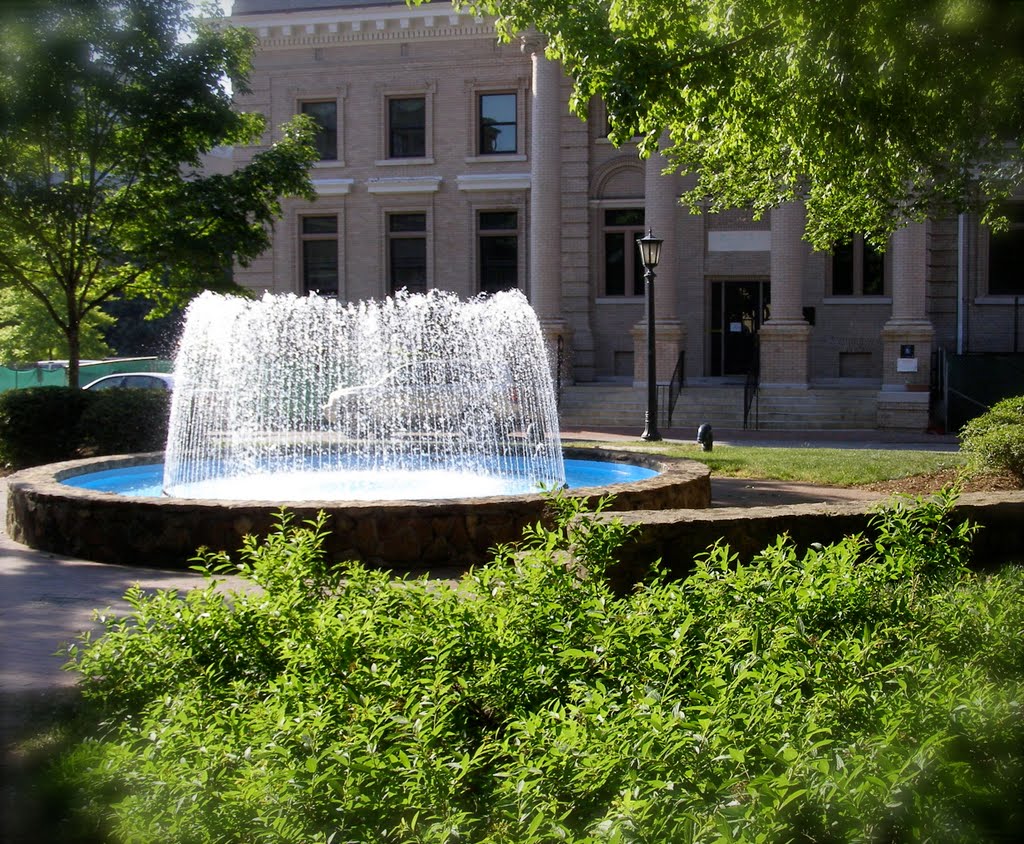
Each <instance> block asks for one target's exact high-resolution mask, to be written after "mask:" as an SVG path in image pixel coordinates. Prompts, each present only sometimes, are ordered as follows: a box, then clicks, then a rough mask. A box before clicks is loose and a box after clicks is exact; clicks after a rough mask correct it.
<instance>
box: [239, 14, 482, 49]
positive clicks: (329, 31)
mask: <svg viewBox="0 0 1024 844" xmlns="http://www.w3.org/2000/svg"><path fill="white" fill-rule="evenodd" d="M227 20H228V22H229V23H230V24H231V25H233V26H238V27H242V28H244V29H248V30H249V31H251V32H253V33H254V34H255V35H256V36H257V37H258V38H259V41H260V46H261V47H262V48H263V49H265V50H267V49H271V50H285V49H302V48H306V49H308V48H310V47H314V48H315V47H330V46H333V45H338V44H351V43H354V42H374V41H394V40H402V41H407V40H411V39H425V38H430V39H446V40H447V39H461V38H494V37H496V33H495V29H494V23H493V21H492V20H491V19H485V18H482V17H476V16H474V15H472V14H469V13H468V12H465V11H457V10H454V9H452V7H451V6H450V5H449V4H447V3H437V4H435V3H431V4H427V5H424V6H418V7H414V8H409V7H408V6H405V5H400V6H362V7H358V8H344V7H342V8H335V9H308V10H304V11H295V12H275V13H266V14H252V15H234V16H232V17H230V18H228V19H227Z"/></svg>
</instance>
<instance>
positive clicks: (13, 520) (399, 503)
mask: <svg viewBox="0 0 1024 844" xmlns="http://www.w3.org/2000/svg"><path fill="white" fill-rule="evenodd" d="M564 453H565V455H566V456H578V457H579V458H584V459H590V460H605V461H609V462H629V463H633V464H635V465H643V466H648V467H650V468H654V469H656V470H658V471H659V474H658V475H655V476H654V477H652V478H646V479H643V480H638V481H626V482H620V483H609V484H607V485H603V486H591V487H577V488H574V489H571V490H568V491H567V492H566V494H567V495H569V496H571V497H573V498H582V499H584V500H586V501H588V502H589V503H590V505H591V506H593V505H594V503H595V502H596V501H598V500H599V499H601V498H602V497H603V496H605V495H608V494H612V495H614V500H613V501H612V503H611V505H610V507H609V509H610V510H613V511H626V510H661V511H666V510H676V509H680V508H685V509H693V508H698V509H701V508H706V507H709V506H711V480H710V476H711V470H710V469H709V468H708V467H707V466H706V465H704V464H703V463H700V462H698V461H695V460H688V459H685V458H669V457H662V456H660V455H648V454H639V453H636V452H631V451H618V450H612V449H604V448H572V447H567V448H566V449H565V450H564ZM162 455H163V452H149V453H144V454H129V455H113V456H109V457H93V458H86V459H82V460H73V461H66V462H63V463H52V464H49V465H44V466H37V467H35V468H30V469H24V470H22V471H20V472H18V473H15V474H13V475H11V476H10V477H9V478H8V479H7V505H8V506H7V533H8V536H10V538H11V539H13V540H14V541H15V542H20V543H22V544H24V545H28V546H29V547H30V548H35V549H37V550H40V551H48V552H51V553H54V554H60V555H67V556H70V557H75V558H82V559H87V560H93V561H96V562H99V563H111V564H117V565H143V566H148V567H155V568H170V569H181V568H183V567H186V566H189V565H190V564H192V563H194V561H195V559H196V550H197V549H199V548H206V549H209V550H213V551H223V552H225V553H228V554H234V553H235V552H237V551H238V549H240V548H242V547H243V544H244V541H245V539H246V537H249V536H256V537H261V536H266V535H267V534H268V533H270V532H272V531H273V530H275V528H276V526H277V525H279V523H280V514H281V513H282V512H287V513H288V514H289V515H290V516H291V517H293V518H294V519H295V520H297V523H301V522H304V521H307V520H310V519H315V518H316V517H317V515H318V514H319V513H324V514H326V515H327V517H328V519H329V523H328V529H327V533H326V534H325V539H324V543H325V544H324V552H325V553H326V554H328V555H329V557H330V558H331V559H335V560H363V561H365V562H367V563H368V564H372V565H375V566H383V567H385V568H388V569H391V570H400V571H401V570H404V571H405V572H407V573H417V572H418V573H422V572H427V571H431V572H433V571H437V570H439V569H440V570H444V571H458V570H462V571H464V570H466V567H468V566H471V565H478V564H482V563H486V562H487V561H488V560H490V559H493V552H494V549H495V547H497V546H500V545H503V544H507V543H515V542H517V541H519V540H520V539H521V538H522V532H523V529H524V528H525V527H526V526H528V525H531V524H536V523H538V522H543V521H545V520H546V519H548V518H549V517H550V515H551V514H550V503H549V495H550V494H549V493H524V494H521V495H504V496H481V497H477V498H444V499H414V500H374V501H352V500H349V501H333V500H332V501H323V500H312V501H284V500H282V501H274V502H269V501H240V500H224V499H200V498H170V497H160V498H157V497H132V496H127V495H119V494H117V493H112V492H100V491H98V490H92V489H85V488H82V487H75V486H69V485H67V484H65V483H61V479H66V478H69V477H72V476H74V475H78V474H83V473H87V472H92V471H102V470H104V469H116V468H119V467H130V466H137V465H141V464H144V463H152V462H155V461H158V460H160V459H161V457H162Z"/></svg>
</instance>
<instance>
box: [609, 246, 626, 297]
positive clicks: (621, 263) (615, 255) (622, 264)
mask: <svg viewBox="0 0 1024 844" xmlns="http://www.w3.org/2000/svg"><path fill="white" fill-rule="evenodd" d="M604 292H605V295H606V296H624V295H625V294H626V235H625V234H623V233H622V232H606V233H605V236H604Z"/></svg>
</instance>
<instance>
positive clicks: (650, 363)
mask: <svg viewBox="0 0 1024 844" xmlns="http://www.w3.org/2000/svg"><path fill="white" fill-rule="evenodd" d="M661 244H662V241H661V240H660V239H659V238H657V237H655V236H654V233H653V232H652V231H651V230H650V229H648V230H647V234H646V235H645V236H644V237H638V238H637V239H636V245H637V247H638V248H639V249H640V262H641V263H642V264H643V265H644V293H645V295H646V299H647V416H646V418H645V419H644V432H643V433H642V434H641V435H640V439H642V440H649V441H653V440H660V439H661V434H659V433H658V377H657V373H656V372H655V365H654V363H655V361H654V268H655V267H656V266H658V261H660V260H661Z"/></svg>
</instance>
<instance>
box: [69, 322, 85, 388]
mask: <svg viewBox="0 0 1024 844" xmlns="http://www.w3.org/2000/svg"><path fill="white" fill-rule="evenodd" d="M66 335H67V340H68V386H69V387H78V386H80V385H79V383H78V382H79V374H78V373H79V363H80V358H81V356H82V352H81V349H82V338H81V332H80V331H79V324H78V320H76V319H71V320H69V321H68V329H67V332H66Z"/></svg>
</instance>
